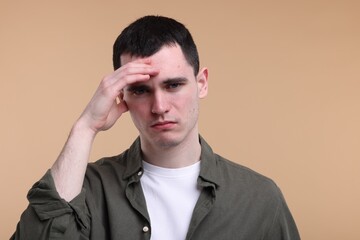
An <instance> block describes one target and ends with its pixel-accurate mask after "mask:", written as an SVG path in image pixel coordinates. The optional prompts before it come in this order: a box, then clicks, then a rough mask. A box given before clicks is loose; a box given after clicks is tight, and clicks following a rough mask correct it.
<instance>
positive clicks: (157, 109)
mask: <svg viewBox="0 0 360 240" xmlns="http://www.w3.org/2000/svg"><path fill="white" fill-rule="evenodd" d="M169 108H170V104H169V101H168V99H167V97H166V94H164V93H162V92H161V91H158V92H155V93H154V95H153V101H152V108H151V112H152V113H154V114H159V115H161V114H164V113H167V112H168V111H169Z"/></svg>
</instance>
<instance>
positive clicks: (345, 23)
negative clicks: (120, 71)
mask: <svg viewBox="0 0 360 240" xmlns="http://www.w3.org/2000/svg"><path fill="white" fill-rule="evenodd" d="M20 2H21V1H1V5H0V37H1V38H0V68H1V70H0V89H1V92H0V104H1V105H0V107H1V109H0V110H1V118H0V121H1V122H0V126H1V135H0V151H1V158H2V160H1V174H0V184H1V193H2V194H1V195H2V196H1V205H0V206H1V209H0V213H1V214H0V216H1V217H0V222H1V228H0V229H1V230H0V231H1V235H0V238H1V239H8V238H9V236H10V235H11V233H12V232H13V231H14V229H15V226H16V223H17V221H18V220H19V217H20V214H21V212H22V211H23V210H24V209H25V207H26V205H27V201H26V193H27V191H28V189H29V188H30V187H31V185H32V184H33V183H34V182H35V181H36V180H37V179H39V178H40V177H41V176H42V175H43V174H44V173H45V171H46V170H47V169H48V168H49V167H50V166H51V164H52V162H53V161H54V159H55V158H56V157H57V154H58V152H59V151H60V149H61V147H62V145H63V143H64V141H65V140H66V137H67V134H68V132H69V129H70V127H71V125H72V123H73V122H74V121H75V119H76V118H77V117H78V116H79V114H80V113H81V111H82V109H83V108H84V106H85V105H86V103H87V101H88V100H89V98H90V97H91V96H92V93H93V92H94V90H95V88H96V87H97V85H98V83H99V81H100V79H101V78H102V77H103V76H104V75H105V74H107V73H109V72H111V71H112V67H111V66H112V63H111V54H112V53H111V51H112V44H113V41H114V39H115V38H116V37H117V35H118V33H119V31H120V30H121V29H122V28H123V27H124V26H126V25H127V24H129V23H130V22H132V21H133V20H135V19H136V18H138V17H140V16H142V15H144V14H161V15H167V16H171V17H174V18H176V19H178V20H180V21H182V22H183V23H185V24H186V25H187V26H188V28H189V29H190V30H191V31H192V33H193V36H194V38H195V40H196V42H197V44H198V48H199V51H200V56H201V65H202V66H207V67H209V69H210V93H209V94H210V95H209V96H208V97H207V98H206V99H204V100H203V101H202V106H201V107H202V109H201V119H200V124H201V133H202V135H203V136H204V137H205V138H206V139H207V141H208V142H209V143H210V144H211V145H212V146H213V148H214V150H215V151H216V152H218V153H220V154H222V155H223V156H225V157H227V158H229V159H231V160H233V161H236V162H238V163H241V164H243V165H246V166H248V167H251V168H253V169H254V170H256V171H259V172H261V173H263V174H264V175H267V176H269V177H271V178H272V179H274V180H275V181H276V182H277V183H278V185H279V186H280V187H281V189H282V191H283V193H284V195H285V197H286V199H287V202H288V204H289V206H290V208H291V210H292V213H293V215H294V217H295V219H296V222H297V224H298V227H299V230H300V232H301V235H302V238H303V239H314V240H315V239H316V240H318V239H326V240H331V239H334V240H335V239H336V240H338V239H346V240H352V239H353V240H355V239H360V204H359V203H360V190H359V189H360V187H359V184H360V174H359V170H360V148H359V143H360V126H359V122H360V110H359V106H360V94H359V92H360V69H359V67H360V47H359V44H360V4H359V1H356V0H354V1H347V0H346V1H342V0H339V1H316V0H313V1H235V0H234V1H225V0H223V1H202V2H201V1H189V2H186V1H173V2H171V1H165V0H163V1H160V0H158V1H101V2H100V1H83V2H80V1H68V2H66V1H22V2H21V3H20ZM123 2H126V3H123ZM136 134H137V133H136V129H135V128H134V127H133V125H132V123H131V121H130V118H129V117H128V115H126V117H125V118H124V119H122V120H121V121H119V122H118V124H117V125H116V126H115V127H114V128H113V129H111V130H110V131H108V132H105V133H102V134H101V135H100V136H99V137H98V138H97V140H96V142H95V146H94V150H93V153H92V156H91V159H92V161H93V160H96V159H97V158H99V157H101V156H107V155H113V154H117V153H119V152H121V151H123V150H124V149H125V148H126V147H128V145H129V144H130V143H131V142H132V141H133V139H134V138H135V137H136Z"/></svg>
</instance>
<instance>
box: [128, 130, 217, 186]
mask: <svg viewBox="0 0 360 240" xmlns="http://www.w3.org/2000/svg"><path fill="white" fill-rule="evenodd" d="M199 141H200V145H201V156H200V159H201V163H200V164H201V165H200V175H199V179H201V180H202V181H201V180H200V182H202V183H201V184H202V185H204V186H209V184H210V185H215V187H216V186H218V185H220V182H221V177H220V174H219V170H218V161H217V155H216V154H214V152H213V150H212V149H211V147H210V146H209V144H208V143H207V142H206V141H205V140H204V139H203V138H202V137H201V136H200V135H199ZM124 158H125V161H126V164H127V167H126V170H125V173H124V179H127V178H129V177H131V176H133V175H136V176H139V179H140V176H141V172H142V171H143V167H142V153H141V144H140V137H138V138H137V139H136V140H135V141H134V143H133V144H132V145H131V146H130V148H129V149H128V150H127V151H126V152H125V153H124ZM139 173H140V174H139Z"/></svg>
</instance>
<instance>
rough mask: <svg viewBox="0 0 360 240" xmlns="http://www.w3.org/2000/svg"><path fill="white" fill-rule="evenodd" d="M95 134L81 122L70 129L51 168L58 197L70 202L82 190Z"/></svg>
mask: <svg viewBox="0 0 360 240" xmlns="http://www.w3.org/2000/svg"><path fill="white" fill-rule="evenodd" d="M95 135H96V133H95V132H94V131H93V130H91V129H89V128H87V127H85V124H83V123H82V121H81V120H79V121H77V122H76V123H75V124H74V126H73V128H72V129H71V132H70V135H69V138H68V140H67V142H66V143H65V146H64V148H63V149H62V151H61V153H60V155H59V157H58V158H57V160H56V161H55V163H54V165H53V166H52V167H51V174H52V177H53V179H54V182H55V187H56V190H57V192H58V193H59V195H60V197H62V198H63V199H65V200H66V201H68V202H69V201H71V200H72V199H73V198H74V197H76V196H77V195H78V194H79V193H80V192H81V189H82V185H83V181H84V176H85V171H86V167H87V164H88V161H89V156H90V152H91V147H92V144H93V141H94V138H95Z"/></svg>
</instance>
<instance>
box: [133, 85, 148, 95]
mask: <svg viewBox="0 0 360 240" xmlns="http://www.w3.org/2000/svg"><path fill="white" fill-rule="evenodd" d="M128 91H129V92H131V94H132V95H134V96H140V95H144V94H146V93H148V92H149V89H148V88H147V87H145V86H138V87H131V88H129V90H128Z"/></svg>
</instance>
